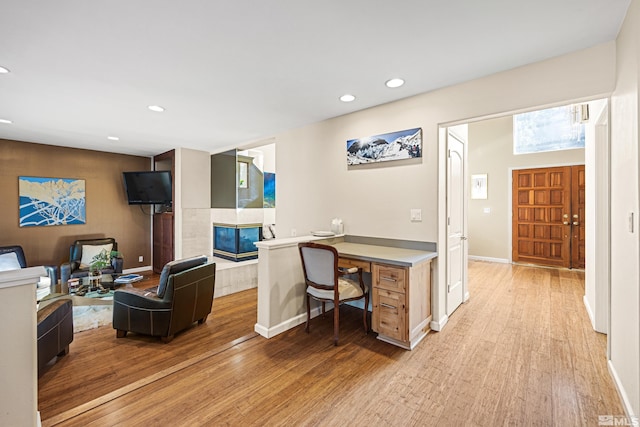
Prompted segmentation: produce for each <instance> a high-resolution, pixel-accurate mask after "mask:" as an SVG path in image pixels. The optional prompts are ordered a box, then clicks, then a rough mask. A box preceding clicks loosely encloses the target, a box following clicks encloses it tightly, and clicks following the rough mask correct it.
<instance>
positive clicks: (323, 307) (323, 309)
mask: <svg viewBox="0 0 640 427" xmlns="http://www.w3.org/2000/svg"><path fill="white" fill-rule="evenodd" d="M324 314H325V305H324V301H322V318H323V319H324Z"/></svg>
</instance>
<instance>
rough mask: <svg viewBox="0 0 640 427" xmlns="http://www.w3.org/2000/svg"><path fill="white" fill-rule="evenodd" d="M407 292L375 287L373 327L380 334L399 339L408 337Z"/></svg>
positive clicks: (403, 339) (402, 339)
mask: <svg viewBox="0 0 640 427" xmlns="http://www.w3.org/2000/svg"><path fill="white" fill-rule="evenodd" d="M406 319H407V309H406V301H405V294H403V293H400V292H391V291H387V290H385V289H376V288H374V289H373V314H372V321H371V323H372V327H373V330H374V331H376V332H377V333H378V334H380V335H384V336H387V337H389V338H394V339H396V340H399V341H405V340H406V339H407V321H406Z"/></svg>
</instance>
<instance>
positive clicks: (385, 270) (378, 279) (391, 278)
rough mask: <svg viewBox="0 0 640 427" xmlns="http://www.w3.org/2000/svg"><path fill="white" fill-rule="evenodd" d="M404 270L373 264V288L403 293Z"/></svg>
mask: <svg viewBox="0 0 640 427" xmlns="http://www.w3.org/2000/svg"><path fill="white" fill-rule="evenodd" d="M406 274H407V272H406V270H405V269H404V268H402V267H392V266H390V265H383V264H377V263H374V264H373V286H374V287H376V288H381V289H388V290H390V291H396V292H404V291H405V283H406V281H407V279H406Z"/></svg>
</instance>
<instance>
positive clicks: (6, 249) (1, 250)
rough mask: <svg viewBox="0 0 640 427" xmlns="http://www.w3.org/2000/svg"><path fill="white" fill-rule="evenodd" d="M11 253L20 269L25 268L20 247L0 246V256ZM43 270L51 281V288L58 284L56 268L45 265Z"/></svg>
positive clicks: (25, 259)
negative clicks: (14, 255) (13, 254)
mask: <svg viewBox="0 0 640 427" xmlns="http://www.w3.org/2000/svg"><path fill="white" fill-rule="evenodd" d="M11 252H14V253H15V254H16V257H17V258H18V263H20V268H27V258H26V257H25V256H24V251H23V250H22V246H18V245H12V246H0V255H2V254H6V253H11ZM44 268H45V270H46V271H47V275H48V276H49V278H50V279H51V286H54V285H55V284H56V283H58V268H57V267H53V266H50V265H45V266H44Z"/></svg>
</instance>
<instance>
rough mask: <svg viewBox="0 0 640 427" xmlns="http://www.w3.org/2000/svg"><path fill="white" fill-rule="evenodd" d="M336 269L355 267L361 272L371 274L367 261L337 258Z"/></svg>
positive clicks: (369, 264)
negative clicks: (360, 269)
mask: <svg viewBox="0 0 640 427" xmlns="http://www.w3.org/2000/svg"><path fill="white" fill-rule="evenodd" d="M338 267H342V268H351V267H357V268H362V271H363V272H365V273H371V263H370V262H368V261H362V260H359V259H353V258H343V257H339V258H338Z"/></svg>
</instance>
